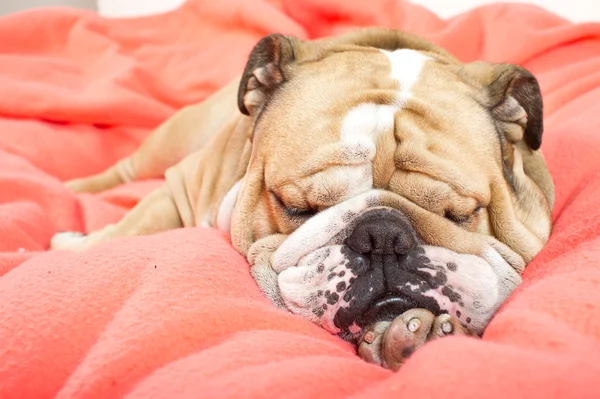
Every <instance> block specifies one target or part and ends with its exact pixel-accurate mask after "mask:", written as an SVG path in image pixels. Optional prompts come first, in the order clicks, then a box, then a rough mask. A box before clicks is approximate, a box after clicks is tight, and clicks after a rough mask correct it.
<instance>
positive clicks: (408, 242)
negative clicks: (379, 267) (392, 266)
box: [394, 232, 417, 255]
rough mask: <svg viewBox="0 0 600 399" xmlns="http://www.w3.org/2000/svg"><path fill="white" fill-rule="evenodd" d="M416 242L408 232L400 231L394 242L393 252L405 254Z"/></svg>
mask: <svg viewBox="0 0 600 399" xmlns="http://www.w3.org/2000/svg"><path fill="white" fill-rule="evenodd" d="M416 244H417V242H416V241H415V239H414V238H413V237H411V236H410V234H405V233H404V232H401V233H400V234H398V237H397V238H396V242H395V243H394V252H395V253H396V254H398V255H406V254H408V253H409V252H410V251H411V250H412V249H413V248H414V247H415V246H416Z"/></svg>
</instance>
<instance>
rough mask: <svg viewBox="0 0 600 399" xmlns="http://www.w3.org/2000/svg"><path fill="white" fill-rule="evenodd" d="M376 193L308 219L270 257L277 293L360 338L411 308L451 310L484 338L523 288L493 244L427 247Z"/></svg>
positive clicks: (295, 308)
mask: <svg viewBox="0 0 600 399" xmlns="http://www.w3.org/2000/svg"><path fill="white" fill-rule="evenodd" d="M389 195H393V194H392V193H389V192H386V191H383V190H371V191H368V192H366V193H364V194H361V195H359V196H356V197H353V198H351V199H349V200H347V201H345V202H343V203H341V204H338V205H336V206H334V207H331V208H328V209H326V210H324V211H322V212H320V213H319V214H317V215H315V216H314V217H312V218H311V219H309V220H308V221H306V222H305V223H304V224H303V225H302V226H301V227H300V228H298V229H297V230H296V231H295V232H294V233H293V234H291V235H290V236H289V237H288V238H287V239H286V241H284V243H283V244H282V245H281V246H280V247H279V248H278V250H277V251H276V252H275V253H274V255H273V262H272V266H273V269H274V271H275V272H276V273H277V274H278V286H279V291H280V295H281V297H282V299H283V302H284V304H285V305H286V307H287V308H288V309H289V310H290V311H291V312H293V313H295V314H298V315H300V316H303V317H306V318H307V319H309V320H311V321H313V322H315V323H317V324H319V325H321V326H322V327H323V328H325V329H326V330H328V331H330V332H331V333H334V334H340V335H344V336H346V337H350V338H352V337H354V338H357V337H359V336H360V334H361V332H362V331H363V329H364V328H366V327H368V326H370V325H372V324H373V323H375V322H377V321H383V320H392V319H394V318H395V317H396V316H398V315H400V314H402V313H403V312H405V311H407V310H409V309H412V308H424V309H428V310H430V311H431V312H433V313H434V314H436V315H439V314H441V313H449V314H450V315H452V316H454V317H456V318H457V319H458V320H459V321H460V322H461V323H462V324H463V325H464V326H466V328H468V329H469V330H471V331H472V332H474V333H476V334H480V333H482V331H483V329H484V328H485V326H486V325H487V324H488V322H489V320H490V319H491V317H492V316H493V315H494V313H495V312H496V310H497V309H498V307H499V306H500V305H501V304H502V303H503V302H504V301H505V300H506V298H507V297H508V295H509V294H510V293H511V292H512V291H513V290H514V288H515V287H517V286H518V285H519V284H520V283H521V277H520V275H519V273H517V271H516V270H515V268H514V267H513V266H511V265H510V264H509V263H508V262H507V261H506V260H505V259H504V258H503V257H502V256H501V255H500V253H499V252H498V251H497V250H496V249H494V248H493V247H492V246H491V245H488V244H485V245H483V246H482V251H481V253H480V254H478V255H474V254H460V253H456V252H454V251H452V250H449V249H446V248H443V247H439V246H431V245H427V244H426V243H424V242H423V240H422V239H421V238H420V237H419V236H418V235H417V234H416V232H415V229H414V228H413V226H412V225H411V222H410V221H409V219H408V218H407V217H406V215H405V214H404V213H403V212H402V211H400V210H398V209H395V208H392V207H390V206H387V205H386V203H389V201H386V200H385V199H386V197H388V196H389Z"/></svg>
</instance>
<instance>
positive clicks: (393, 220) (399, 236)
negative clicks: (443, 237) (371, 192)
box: [346, 209, 417, 255]
mask: <svg viewBox="0 0 600 399" xmlns="http://www.w3.org/2000/svg"><path fill="white" fill-rule="evenodd" d="M346 245H348V246H349V247H350V248H351V249H352V250H354V251H356V252H358V253H360V254H365V255H366V254H370V255H392V254H396V255H406V254H408V253H409V252H410V251H411V250H412V249H413V248H414V247H415V246H416V245H417V239H416V235H415V231H414V229H413V228H412V226H411V224H410V222H409V221H408V219H407V218H406V217H405V216H404V215H403V214H402V213H401V212H400V211H397V210H393V209H374V210H371V211H368V212H365V213H364V214H363V215H361V216H360V217H359V220H358V222H357V224H356V227H355V228H354V230H353V231H352V233H351V234H350V236H349V237H348V238H347V239H346Z"/></svg>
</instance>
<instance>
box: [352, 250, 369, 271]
mask: <svg viewBox="0 0 600 399" xmlns="http://www.w3.org/2000/svg"><path fill="white" fill-rule="evenodd" d="M368 266H369V265H368V264H367V260H366V259H365V258H364V256H360V255H358V256H355V257H354V258H353V259H352V260H351V261H350V267H351V268H352V270H353V271H354V274H357V275H358V274H362V273H363V272H365V271H366V269H367V268H368Z"/></svg>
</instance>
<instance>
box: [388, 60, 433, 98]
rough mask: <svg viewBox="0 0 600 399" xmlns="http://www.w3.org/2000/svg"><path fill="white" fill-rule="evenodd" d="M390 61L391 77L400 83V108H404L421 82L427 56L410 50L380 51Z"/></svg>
mask: <svg viewBox="0 0 600 399" xmlns="http://www.w3.org/2000/svg"><path fill="white" fill-rule="evenodd" d="M380 51H381V52H382V53H383V54H384V55H385V56H386V57H387V58H388V60H389V61H390V68H391V77H392V79H395V80H397V81H398V82H399V83H400V91H399V92H398V106H402V105H404V104H405V103H406V101H407V100H408V99H409V98H411V96H412V92H411V90H412V88H413V86H414V85H415V83H417V81H418V80H419V76H420V75H421V71H422V70H423V65H424V64H425V61H427V60H429V59H430V58H429V57H427V56H426V55H425V54H423V53H421V52H419V51H416V50H409V49H400V50H395V51H386V50H380Z"/></svg>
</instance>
